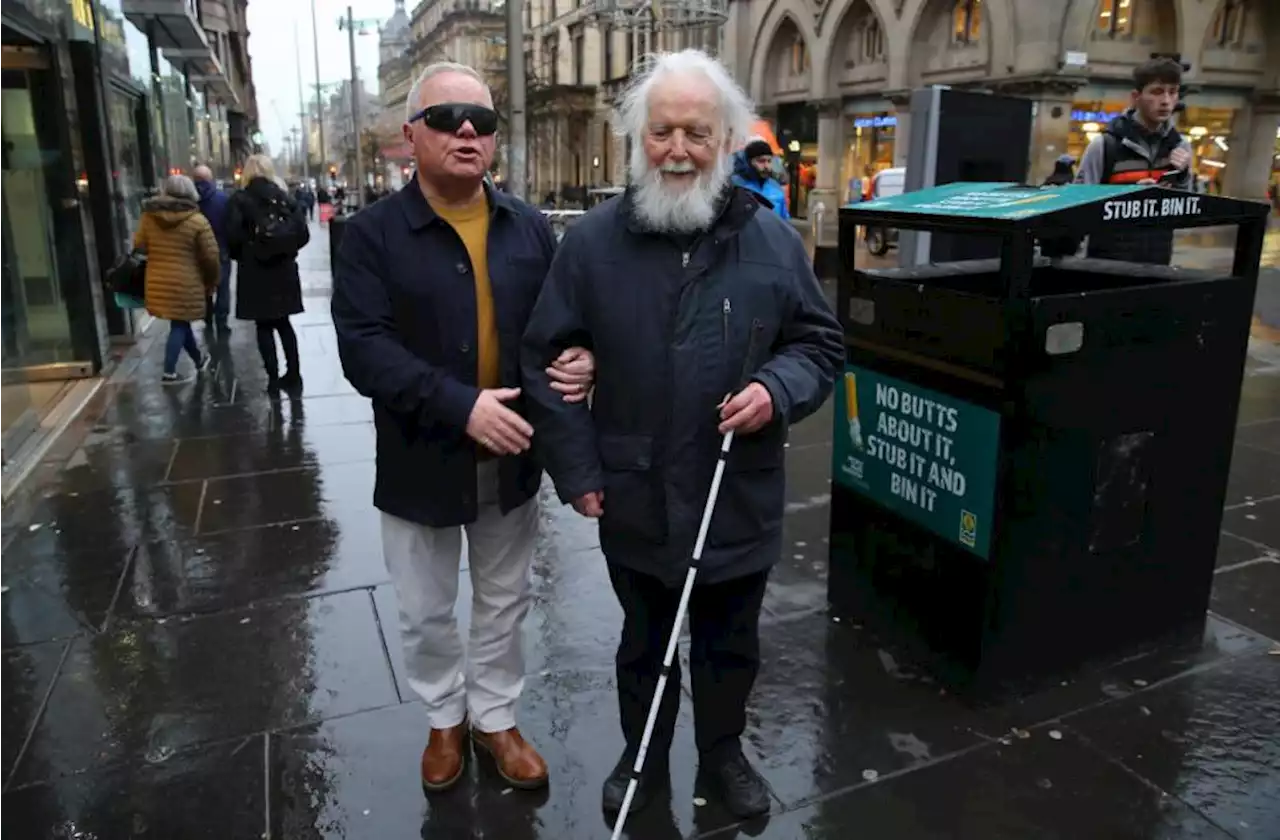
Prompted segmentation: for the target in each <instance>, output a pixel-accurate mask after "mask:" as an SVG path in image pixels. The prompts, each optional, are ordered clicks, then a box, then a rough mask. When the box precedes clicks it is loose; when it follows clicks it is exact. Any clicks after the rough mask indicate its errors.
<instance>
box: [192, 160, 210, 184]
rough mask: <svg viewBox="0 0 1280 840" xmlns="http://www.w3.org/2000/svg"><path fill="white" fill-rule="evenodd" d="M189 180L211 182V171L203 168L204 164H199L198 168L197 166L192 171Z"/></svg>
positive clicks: (205, 167)
mask: <svg viewBox="0 0 1280 840" xmlns="http://www.w3.org/2000/svg"><path fill="white" fill-rule="evenodd" d="M191 179H192V180H193V181H212V180H213V170H212V169H210V168H209V167H207V166H205V165H204V164H201V165H200V166H197V167H196V168H195V169H193V170H192V172H191Z"/></svg>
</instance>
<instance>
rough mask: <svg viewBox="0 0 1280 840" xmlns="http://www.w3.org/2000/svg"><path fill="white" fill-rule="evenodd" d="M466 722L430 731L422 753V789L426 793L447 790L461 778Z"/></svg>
mask: <svg viewBox="0 0 1280 840" xmlns="http://www.w3.org/2000/svg"><path fill="white" fill-rule="evenodd" d="M466 732H467V722H466V721H465V720H464V721H463V722H462V723H460V724H458V725H457V726H451V727H449V728H448V729H432V730H431V737H429V738H428V739H427V748H426V749H425V750H423V751H422V789H423V790H425V791H427V792H428V793H439V792H440V791H443V790H448V789H449V788H451V787H453V786H454V785H456V784H457V783H458V780H459V779H461V778H462V769H463V767H464V766H465V764H466V762H465V761H464V758H465V754H464V752H463V750H465V749H466V741H465V740H464V739H465V736H466Z"/></svg>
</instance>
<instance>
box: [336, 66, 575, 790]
mask: <svg viewBox="0 0 1280 840" xmlns="http://www.w3.org/2000/svg"><path fill="white" fill-rule="evenodd" d="M406 104H407V114H406V121H405V124H404V128H403V131H404V135H405V138H406V140H408V142H409V143H410V144H411V145H412V146H413V152H414V160H415V162H416V164H417V174H416V176H415V177H414V178H413V179H412V180H411V181H410V182H409V183H408V184H407V185H406V186H405V187H404V188H403V189H401V190H400V191H399V192H397V193H395V194H393V195H391V196H388V197H387V198H386V199H384V200H382V201H379V202H377V203H375V204H373V205H371V206H370V207H368V208H366V209H364V210H362V211H361V212H360V213H357V214H355V215H353V216H352V217H351V218H350V220H349V221H348V222H347V228H346V231H345V233H344V234H343V238H342V245H341V247H340V249H339V251H338V255H337V264H336V269H335V272H334V290H333V303H332V308H333V321H334V326H335V328H336V330H337V336H338V350H339V354H340V357H341V361H342V367H343V371H344V372H345V374H346V376H347V379H348V380H349V381H350V382H351V384H352V385H353V386H354V387H355V388H356V390H357V391H359V392H360V393H361V394H363V395H365V396H366V397H369V398H370V400H371V401H372V403H373V415H374V424H375V428H376V430H377V439H378V442H377V478H376V481H375V485H374V497H373V502H374V505H375V506H376V507H377V508H378V509H379V510H380V511H381V514H382V550H383V557H384V559H385V561H386V564H387V571H388V572H389V573H390V575H391V579H392V582H393V584H394V586H395V590H396V597H397V600H398V603H399V611H400V632H401V636H402V639H403V645H404V649H403V652H404V660H405V670H406V672H407V674H408V678H409V684H410V685H411V686H412V688H413V690H414V691H415V692H416V693H417V694H418V696H419V697H421V698H422V701H423V703H424V704H425V706H426V712H427V720H428V723H429V725H430V733H429V735H428V737H427V745H426V748H425V749H424V750H423V754H422V764H421V779H422V786H423V789H424V790H426V791H427V792H429V793H433V792H438V791H442V790H446V789H448V788H450V787H452V786H453V785H454V784H456V783H457V781H458V779H459V778H461V776H462V772H463V768H464V766H465V763H466V757H467V755H468V754H469V752H470V745H471V744H474V745H475V746H477V747H479V748H480V749H481V751H483V752H484V753H486V754H488V755H489V756H491V758H492V760H493V764H494V766H495V769H496V772H497V773H498V774H499V775H500V776H501V777H502V779H503V780H505V781H506V782H507V783H508V784H510V785H512V786H513V787H517V788H538V787H541V786H543V785H545V784H546V782H547V777H548V772H547V766H546V763H545V762H544V761H543V759H542V757H541V756H540V755H539V754H538V752H537V751H536V750H535V749H534V747H533V746H532V745H531V744H530V743H529V742H528V741H526V740H525V739H524V737H523V736H522V735H521V733H520V730H519V728H518V727H517V726H516V704H517V702H518V700H519V699H520V694H521V691H522V690H523V687H524V652H523V647H522V641H521V632H522V630H521V625H522V623H523V621H524V617H525V614H526V613H527V611H528V609H529V597H530V570H531V568H530V567H531V564H532V560H533V550H534V541H535V538H536V536H537V524H538V506H537V499H536V494H537V492H538V486H539V483H540V479H541V474H542V473H541V469H540V467H539V466H538V464H537V463H536V462H535V461H534V459H533V456H532V452H531V449H530V447H531V438H532V434H533V429H532V428H531V427H530V425H529V423H528V421H527V420H526V419H525V418H524V417H523V413H524V410H525V409H524V403H525V399H524V391H523V381H522V377H521V372H520V362H519V352H520V337H521V335H522V334H523V332H524V329H525V326H526V323H527V319H528V316H529V313H530V312H531V311H532V309H533V306H534V302H535V301H536V299H537V295H538V292H539V290H540V289H541V287H542V283H543V280H544V278H545V277H546V273H547V270H548V268H549V267H550V265H551V259H552V257H553V255H554V251H555V246H556V243H555V236H554V235H553V233H552V231H551V226H550V225H549V224H548V222H547V221H546V219H545V218H544V217H543V216H542V214H541V213H540V212H538V211H537V210H536V209H534V208H533V207H530V206H529V205H528V204H525V203H524V202H522V201H519V200H518V199H515V198H512V197H511V196H509V195H506V194H504V193H500V192H498V191H497V190H494V189H492V188H490V187H488V186H487V185H486V183H485V180H484V178H485V174H486V173H487V172H488V169H489V166H490V163H491V161H492V159H493V154H494V149H495V146H496V139H495V132H496V131H497V127H498V115H497V112H496V111H495V110H494V109H493V99H492V96H491V94H490V92H489V89H488V87H487V85H485V83H484V81H483V80H482V78H481V77H480V75H479V73H477V72H476V71H475V70H474V69H472V68H470V67H467V66H465V65H461V64H453V63H447V62H445V63H438V64H433V65H431V66H429V67H427V68H426V69H425V70H424V71H423V72H422V75H421V76H419V77H418V79H417V81H416V82H415V83H414V85H413V87H412V88H411V89H410V92H409V96H408V99H407V103H406ZM562 349H563V350H564V352H563V353H560V354H558V355H557V358H555V359H554V360H549V361H548V364H549V365H550V366H551V367H552V372H551V374H550V382H552V383H553V384H552V385H548V386H547V387H548V388H549V389H551V388H554V389H556V392H557V393H559V394H560V397H559V398H560V399H563V400H565V401H568V402H571V403H572V402H580V401H582V400H584V399H585V398H586V396H587V391H588V389H589V387H590V384H591V378H592V371H593V368H594V359H593V357H592V355H591V353H589V352H587V351H586V350H584V349H582V348H577V347H565V348H562ZM463 531H465V532H466V537H467V545H468V552H469V553H468V567H469V572H470V575H471V586H472V591H473V596H472V606H471V637H470V640H469V642H468V644H467V646H466V649H465V650H464V646H463V644H462V641H461V639H460V638H459V636H458V629H457V623H456V621H455V619H454V606H455V602H456V601H457V597H458V573H459V567H460V562H461V554H462V535H463ZM464 663H465V664H464ZM468 733H469V737H468Z"/></svg>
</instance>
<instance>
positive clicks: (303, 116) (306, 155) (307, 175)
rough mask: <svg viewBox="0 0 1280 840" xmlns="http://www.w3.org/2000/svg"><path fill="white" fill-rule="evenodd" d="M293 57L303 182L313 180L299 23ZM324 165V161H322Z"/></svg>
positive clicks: (294, 26) (294, 32)
mask: <svg viewBox="0 0 1280 840" xmlns="http://www.w3.org/2000/svg"><path fill="white" fill-rule="evenodd" d="M293 55H294V59H295V61H296V63H297V65H298V123H299V126H300V128H301V130H302V148H301V155H302V180H303V181H304V182H305V181H309V180H310V179H311V160H310V158H311V138H310V137H308V136H307V104H306V100H305V99H303V98H302V52H301V51H300V50H299V49H298V22H297V21H296V20H295V21H294V23H293ZM321 162H322V163H323V161H321Z"/></svg>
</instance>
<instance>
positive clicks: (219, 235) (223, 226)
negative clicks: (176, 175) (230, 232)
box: [191, 166, 231, 333]
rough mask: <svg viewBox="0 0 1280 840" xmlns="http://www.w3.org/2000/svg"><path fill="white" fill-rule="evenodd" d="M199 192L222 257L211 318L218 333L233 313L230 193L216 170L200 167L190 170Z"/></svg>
mask: <svg viewBox="0 0 1280 840" xmlns="http://www.w3.org/2000/svg"><path fill="white" fill-rule="evenodd" d="M191 180H192V181H194V182H195V185H196V192H197V193H199V194H200V212H201V213H203V214H204V217H205V218H206V219H208V220H209V226H210V227H212V228H213V235H214V237H215V238H216V239H217V240H218V254H219V255H220V257H221V260H222V273H221V275H220V278H219V280H218V291H217V295H216V296H215V298H214V300H213V312H212V315H213V317H212V318H211V319H209V320H210V321H211V322H212V324H213V326H215V327H216V328H217V329H218V331H219V332H223V333H225V332H226V331H227V329H228V326H227V316H228V315H229V314H230V313H231V254H230V252H229V251H228V250H227V203H228V201H229V200H230V199H228V197H227V194H226V193H224V192H223V191H222V190H220V189H218V185H217V184H215V183H214V181H213V170H211V169H210V168H209V167H207V166H197V167H196V168H195V169H194V170H193V171H192V173H191Z"/></svg>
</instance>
